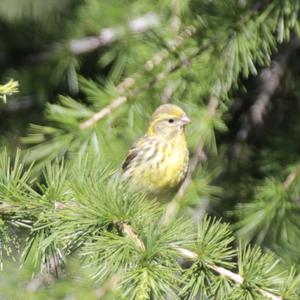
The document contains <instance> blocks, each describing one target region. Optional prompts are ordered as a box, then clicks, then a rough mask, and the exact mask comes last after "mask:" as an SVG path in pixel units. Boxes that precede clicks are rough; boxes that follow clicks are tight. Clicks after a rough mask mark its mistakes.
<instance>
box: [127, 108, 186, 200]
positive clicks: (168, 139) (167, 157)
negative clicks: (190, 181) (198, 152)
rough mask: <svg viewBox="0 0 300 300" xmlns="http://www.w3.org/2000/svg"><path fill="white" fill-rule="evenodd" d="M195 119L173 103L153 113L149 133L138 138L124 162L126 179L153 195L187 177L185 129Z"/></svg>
mask: <svg viewBox="0 0 300 300" xmlns="http://www.w3.org/2000/svg"><path fill="white" fill-rule="evenodd" d="M189 123H191V120H190V119H189V118H188V116H187V115H186V114H185V112H184V111H183V110H182V109H181V108H180V107H178V106H177V105H173V104H163V105H161V106H159V107H158V108H157V109H156V111H155V112H154V113H153V115H152V117H151V119H150V122H149V126H148V129H147V132H146V134H145V135H144V136H143V137H141V138H140V139H138V140H137V141H136V142H135V143H134V145H133V146H132V148H131V149H130V150H129V152H128V154H127V157H126V159H125V161H124V162H123V165H122V168H123V172H124V173H123V178H125V179H129V180H130V181H131V182H132V183H133V185H134V186H135V187H136V188H138V189H141V190H143V191H145V192H148V193H149V194H151V195H159V194H162V193H165V192H169V191H170V190H173V189H174V188H176V186H178V185H179V183H180V182H181V181H182V180H183V179H184V177H185V175H186V172H187V169H188V161H189V153H188V148H187V143H186V139H185V133H184V129H185V126H186V125H187V124H189Z"/></svg>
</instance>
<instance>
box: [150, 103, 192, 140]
mask: <svg viewBox="0 0 300 300" xmlns="http://www.w3.org/2000/svg"><path fill="white" fill-rule="evenodd" d="M189 123H191V120H190V119H189V118H188V116H187V115H186V113H185V112H184V111H183V110H182V109H181V108H180V107H179V106H177V105H174V104H163V105H161V106H159V107H158V108H157V110H156V111H155V112H154V113H153V115H152V117H151V119H150V123H149V127H148V130H147V134H148V135H150V136H151V135H161V136H164V137H166V138H172V137H174V136H176V135H177V134H180V133H183V131H184V127H185V126H186V125H187V124H189Z"/></svg>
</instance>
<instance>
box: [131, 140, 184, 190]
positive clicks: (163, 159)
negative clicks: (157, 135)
mask: <svg viewBox="0 0 300 300" xmlns="http://www.w3.org/2000/svg"><path fill="white" fill-rule="evenodd" d="M145 159H146V160H147V166H145V165H141V166H140V167H137V168H136V169H135V171H136V172H135V174H134V177H135V178H134V179H135V181H136V182H137V183H138V184H139V185H141V187H142V188H143V189H145V190H148V191H150V192H151V193H159V192H161V191H162V190H168V189H171V188H173V187H175V186H177V185H178V184H179V183H180V182H181V181H182V180H183V178H184V177H185V175H186V172H187V168H188V149H187V145H186V141H185V139H184V138H179V139H176V140H173V141H164V142H162V141H160V142H159V143H157V144H156V145H155V146H154V147H153V148H152V149H151V151H150V150H149V152H148V153H147V154H145Z"/></svg>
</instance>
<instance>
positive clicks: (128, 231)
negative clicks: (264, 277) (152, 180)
mask: <svg viewBox="0 0 300 300" xmlns="http://www.w3.org/2000/svg"><path fill="white" fill-rule="evenodd" d="M120 225H121V229H122V232H123V234H124V235H125V236H129V237H130V238H131V239H132V240H133V241H134V242H135V243H136V246H137V247H139V248H142V249H143V250H144V249H145V245H144V243H143V241H142V240H141V239H140V238H139V237H138V235H137V234H136V233H135V230H134V229H133V228H132V227H131V226H130V225H128V224H125V223H121V224H120ZM170 246H171V247H172V248H173V249H175V250H176V252H177V253H178V254H180V255H181V256H182V257H184V258H186V259H188V260H192V261H195V260H197V259H198V255H197V253H195V252H193V251H191V250H189V249H185V248H181V247H178V246H176V245H170ZM206 266H207V267H208V268H210V269H211V270H213V271H215V272H216V273H217V274H219V275H221V276H225V277H227V278H229V279H230V280H231V281H233V282H234V283H236V284H243V282H244V278H243V277H242V276H241V275H240V274H236V273H234V272H232V271H230V270H228V269H225V268H223V267H219V266H216V265H213V264H207V263H206ZM257 290H258V291H259V292H260V294H261V295H263V296H264V297H266V298H268V299H271V300H283V299H282V297H281V296H278V295H274V294H272V293H270V292H269V291H266V290H264V289H262V288H257Z"/></svg>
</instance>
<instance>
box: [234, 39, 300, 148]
mask: <svg viewBox="0 0 300 300" xmlns="http://www.w3.org/2000/svg"><path fill="white" fill-rule="evenodd" d="M299 46H300V40H299V38H298V37H297V38H293V39H292V40H291V41H290V42H289V43H288V44H287V45H286V46H285V47H284V48H283V49H282V50H281V51H280V52H279V53H278V54H277V55H276V56H275V57H274V60H273V61H272V63H271V66H270V67H268V68H264V69H263V70H262V71H261V72H260V74H259V76H258V78H257V85H258V86H259V91H258V94H257V96H256V101H255V102H254V104H253V105H252V106H251V107H250V110H249V111H248V112H247V113H246V114H244V115H242V126H241V129H240V130H239V132H238V133H237V135H236V137H237V140H238V142H242V141H245V140H246V139H247V138H248V136H249V133H250V131H251V129H252V126H253V125H260V124H262V123H263V118H264V116H265V114H266V113H267V110H268V107H269V106H270V102H271V99H272V97H273V95H274V93H275V92H276V90H277V89H278V87H279V85H280V82H281V80H282V78H283V76H284V73H285V70H286V66H287V63H288V61H289V59H290V57H291V56H292V54H293V53H294V52H295V50H296V49H297V48H299ZM237 146H238V145H236V146H235V147H234V148H237V149H236V150H238V147H237ZM235 152H237V151H235Z"/></svg>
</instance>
